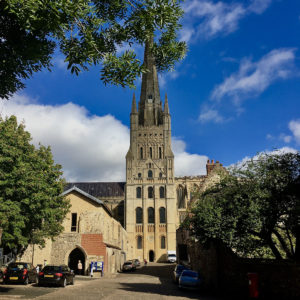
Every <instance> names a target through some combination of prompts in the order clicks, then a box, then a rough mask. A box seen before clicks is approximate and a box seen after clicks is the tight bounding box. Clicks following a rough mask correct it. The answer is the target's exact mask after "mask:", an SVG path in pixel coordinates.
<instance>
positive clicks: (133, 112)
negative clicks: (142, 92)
mask: <svg viewBox="0 0 300 300" xmlns="http://www.w3.org/2000/svg"><path fill="white" fill-rule="evenodd" d="M131 113H132V114H136V113H137V110H136V101H135V93H133V96H132V106H131Z"/></svg>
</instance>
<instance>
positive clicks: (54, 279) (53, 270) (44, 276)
mask: <svg viewBox="0 0 300 300" xmlns="http://www.w3.org/2000/svg"><path fill="white" fill-rule="evenodd" d="M74 276H75V275H74V272H73V271H71V270H70V268H69V267H68V266H66V265H48V266H46V267H44V269H43V270H42V271H41V272H40V273H39V282H38V284H39V285H49V284H51V285H52V284H55V285H59V286H62V287H65V286H66V285H67V284H74Z"/></svg>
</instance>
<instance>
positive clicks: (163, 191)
mask: <svg viewBox="0 0 300 300" xmlns="http://www.w3.org/2000/svg"><path fill="white" fill-rule="evenodd" d="M159 198H165V188H164V187H163V186H161V187H160V188H159Z"/></svg>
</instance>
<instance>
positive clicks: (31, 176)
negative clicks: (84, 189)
mask: <svg viewBox="0 0 300 300" xmlns="http://www.w3.org/2000/svg"><path fill="white" fill-rule="evenodd" d="M30 141H31V137H30V133H29V132H27V131H25V129H24V125H23V124H19V125H18V123H17V119H16V117H15V116H11V117H10V118H6V119H5V120H3V119H0V227H1V228H2V229H3V235H2V246H3V247H5V248H7V249H11V250H12V249H15V250H16V252H17V253H21V252H22V251H24V250H25V249H26V247H27V246H28V244H30V243H32V244H38V245H41V246H43V245H44V243H45V239H47V238H53V237H55V236H57V235H58V234H59V233H60V232H61V231H62V229H63V227H62V225H61V223H62V221H63V219H64V217H65V215H66V213H67V212H68V210H69V202H68V201H67V200H66V199H65V198H64V197H63V196H61V193H62V192H63V185H64V180H63V178H62V171H61V166H60V165H57V164H54V161H53V158H52V154H51V150H50V148H49V147H47V148H46V147H44V146H42V145H40V146H39V148H36V147H35V146H34V145H32V144H31V143H30Z"/></svg>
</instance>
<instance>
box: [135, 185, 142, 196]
mask: <svg viewBox="0 0 300 300" xmlns="http://www.w3.org/2000/svg"><path fill="white" fill-rule="evenodd" d="M136 197H137V198H142V188H141V187H139V186H138V187H137V188H136Z"/></svg>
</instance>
